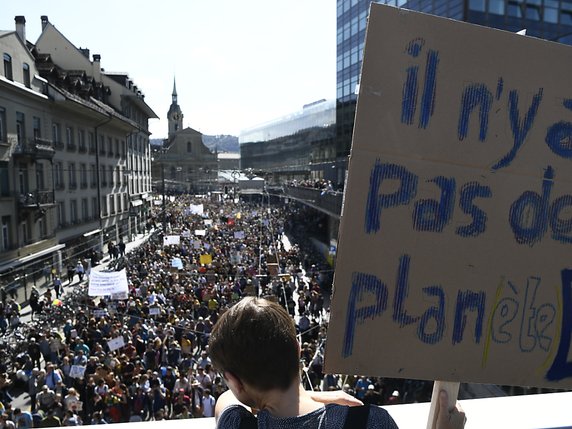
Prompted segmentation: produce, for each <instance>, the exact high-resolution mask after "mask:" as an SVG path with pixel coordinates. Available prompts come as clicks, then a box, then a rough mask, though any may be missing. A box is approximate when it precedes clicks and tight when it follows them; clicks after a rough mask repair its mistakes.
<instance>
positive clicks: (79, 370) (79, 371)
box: [70, 365, 85, 378]
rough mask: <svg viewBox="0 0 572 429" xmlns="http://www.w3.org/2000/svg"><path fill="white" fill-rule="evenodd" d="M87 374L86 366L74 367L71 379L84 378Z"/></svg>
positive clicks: (71, 371) (71, 370)
mask: <svg viewBox="0 0 572 429" xmlns="http://www.w3.org/2000/svg"><path fill="white" fill-rule="evenodd" d="M84 374H85V366H80V365H72V366H71V368H70V377H71V378H83V375H84Z"/></svg>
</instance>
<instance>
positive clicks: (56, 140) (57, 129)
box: [52, 122, 62, 148]
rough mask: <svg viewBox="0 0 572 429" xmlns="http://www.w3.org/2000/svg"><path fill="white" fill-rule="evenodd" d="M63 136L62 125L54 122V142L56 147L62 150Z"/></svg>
mask: <svg viewBox="0 0 572 429" xmlns="http://www.w3.org/2000/svg"><path fill="white" fill-rule="evenodd" d="M61 135H62V131H61V127H60V124H58V123H57V122H52V140H53V141H54V146H55V147H60V148H61V141H62V140H61Z"/></svg>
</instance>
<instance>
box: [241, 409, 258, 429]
mask: <svg viewBox="0 0 572 429" xmlns="http://www.w3.org/2000/svg"><path fill="white" fill-rule="evenodd" d="M248 414H250V413H248ZM238 428H239V429H257V428H258V421H257V420H256V417H254V416H253V415H252V414H250V415H244V414H243V415H242V417H241V419H240V426H239V427H238Z"/></svg>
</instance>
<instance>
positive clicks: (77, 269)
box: [75, 260, 85, 283]
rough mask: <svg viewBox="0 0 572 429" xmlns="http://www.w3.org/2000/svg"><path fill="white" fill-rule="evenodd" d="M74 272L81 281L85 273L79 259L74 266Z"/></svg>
mask: <svg viewBox="0 0 572 429" xmlns="http://www.w3.org/2000/svg"><path fill="white" fill-rule="evenodd" d="M75 272H76V273H77V276H78V277H79V282H80V283H81V282H83V275H84V274H85V268H84V267H83V264H82V262H81V260H78V261H77V265H76V267H75Z"/></svg>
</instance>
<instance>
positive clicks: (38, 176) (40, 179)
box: [36, 162, 46, 191]
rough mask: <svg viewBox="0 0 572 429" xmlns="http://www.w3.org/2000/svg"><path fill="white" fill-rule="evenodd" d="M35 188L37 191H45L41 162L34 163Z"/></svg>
mask: <svg viewBox="0 0 572 429" xmlns="http://www.w3.org/2000/svg"><path fill="white" fill-rule="evenodd" d="M36 188H37V189H38V191H43V190H45V189H46V187H45V183H44V164H42V163H41V162H36Z"/></svg>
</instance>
